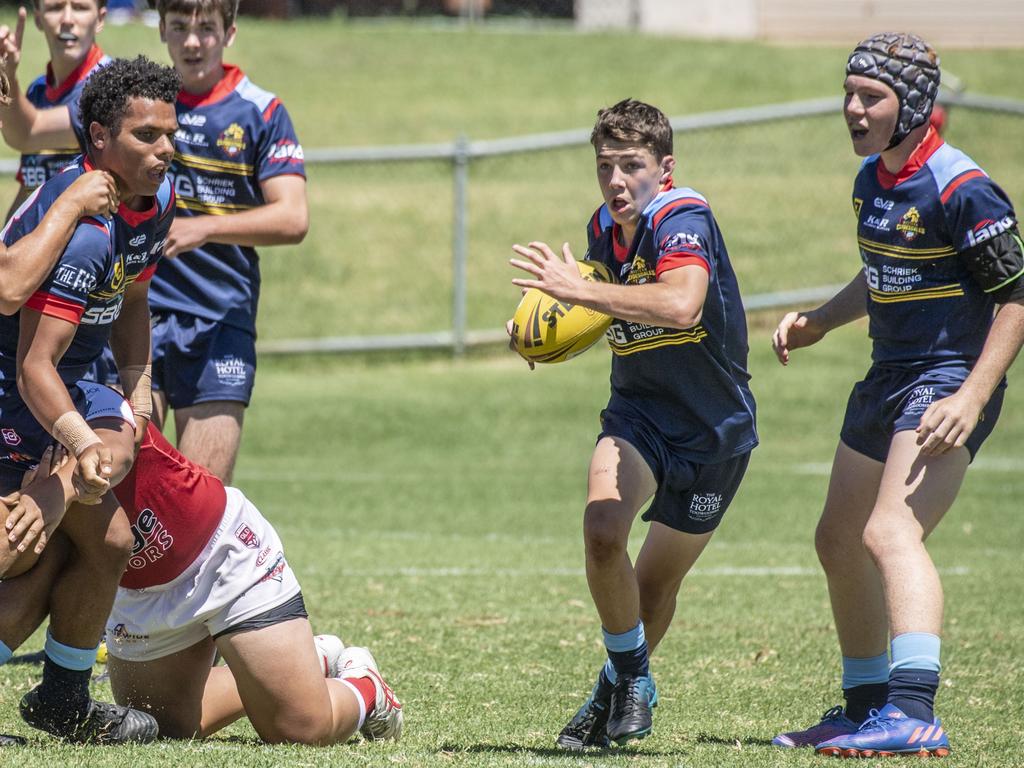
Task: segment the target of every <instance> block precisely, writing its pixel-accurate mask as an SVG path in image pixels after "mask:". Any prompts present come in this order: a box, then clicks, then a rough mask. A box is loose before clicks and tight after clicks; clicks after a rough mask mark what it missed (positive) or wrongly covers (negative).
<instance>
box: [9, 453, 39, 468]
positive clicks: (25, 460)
mask: <svg viewBox="0 0 1024 768" xmlns="http://www.w3.org/2000/svg"><path fill="white" fill-rule="evenodd" d="M0 459H4V460H5V461H9V462H11V463H12V464H27V465H29V466H31V467H37V466H39V461H38V460H37V459H34V458H32V457H31V456H29V455H27V454H24V453H18V452H17V451H8V452H7V453H0Z"/></svg>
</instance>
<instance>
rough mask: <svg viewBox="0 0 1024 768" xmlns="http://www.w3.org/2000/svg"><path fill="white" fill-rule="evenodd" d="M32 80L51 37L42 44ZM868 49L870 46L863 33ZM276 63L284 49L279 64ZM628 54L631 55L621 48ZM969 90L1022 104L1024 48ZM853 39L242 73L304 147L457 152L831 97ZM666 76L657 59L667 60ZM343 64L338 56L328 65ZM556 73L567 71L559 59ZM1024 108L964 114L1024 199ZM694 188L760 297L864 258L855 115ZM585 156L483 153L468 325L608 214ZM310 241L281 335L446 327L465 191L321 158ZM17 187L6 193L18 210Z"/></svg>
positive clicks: (464, 42)
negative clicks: (417, 146) (518, 250)
mask: <svg viewBox="0 0 1024 768" xmlns="http://www.w3.org/2000/svg"><path fill="white" fill-rule="evenodd" d="M26 40H27V43H26V45H27V46H28V50H27V52H26V57H25V61H24V62H23V63H22V64H21V67H20V68H19V72H20V73H21V77H22V79H23V80H25V81H27V80H28V79H29V78H30V77H31V76H32V75H33V74H34V73H38V72H39V71H41V69H42V66H43V60H44V58H45V55H44V52H43V46H42V38H41V36H40V35H39V34H38V33H37V32H36V31H35V30H34V29H32V28H31V25H30V28H29V30H28V31H27V32H26ZM100 42H101V43H102V45H103V46H104V47H105V48H106V49H107V50H108V51H109V52H111V53H112V54H115V55H131V54H134V53H136V52H138V51H139V50H143V51H145V52H147V53H149V54H150V55H151V56H153V57H155V58H157V59H158V60H161V61H166V53H165V51H164V49H163V46H162V45H161V44H160V42H159V39H158V35H157V32H156V30H154V29H149V28H146V27H142V26H139V25H129V26H125V27H115V26H110V27H108V28H107V29H105V30H104V31H103V33H102V34H101V37H100ZM851 42H852V41H851ZM268 51H273V52H274V55H273V56H269V55H267V53H268ZM609 51H614V55H609ZM942 53H943V63H944V65H945V66H946V67H947V68H948V69H949V70H950V71H952V72H955V73H956V74H957V75H959V76H960V77H961V78H962V79H963V80H964V82H965V83H966V84H967V85H968V87H969V88H971V89H973V90H977V91H979V92H986V93H993V94H997V95H1006V96H1019V87H1018V78H1017V72H1019V71H1020V69H1021V67H1022V66H1024V51H956V50H951V51H948V52H947V51H942ZM845 54H846V49H840V48H836V47H824V48H817V47H787V46H778V45H765V44H760V43H722V42H706V41H684V40H674V39H671V38H652V37H645V36H642V35H636V34H632V33H631V34H571V33H569V32H568V31H567V30H566V28H565V27H564V26H562V25H554V26H551V27H545V26H543V25H541V26H535V27H529V28H528V29H526V28H519V29H516V28H514V27H513V28H510V27H508V26H499V27H485V28H481V29H468V30H467V29H459V28H458V27H456V26H453V25H441V26H437V25H432V24H430V23H423V24H415V23H404V22H395V23H383V24H381V23H373V24H368V23H354V22H346V21H344V20H341V19H328V20H304V21H297V22H291V23H287V24H281V23H272V22H260V21H255V20H252V19H248V18H243V19H242V20H241V30H240V33H239V36H238V38H237V41H236V43H235V45H234V46H233V47H232V48H230V49H229V50H228V53H227V57H228V60H229V61H232V62H236V63H238V64H240V65H241V66H242V67H243V68H244V69H245V70H246V71H247V72H249V73H250V74H251V76H252V78H253V80H254V81H255V82H256V83H258V84H260V85H262V86H263V87H266V88H268V89H271V90H273V91H275V92H277V93H279V94H280V95H281V96H282V97H283V99H284V102H285V104H286V105H287V106H288V108H289V110H290V112H291V114H292V115H293V118H294V120H295V123H296V126H297V129H298V131H299V135H300V137H301V138H302V140H303V143H304V145H305V146H306V147H323V146H338V145H342V146H352V145H367V144H396V143H416V142H433V141H451V140H453V139H454V138H455V137H456V136H457V135H458V134H460V133H464V134H466V135H468V136H470V137H471V138H474V139H482V138H498V137H502V136H517V135H523V134H528V133H534V132H538V131H553V130H565V129H572V128H581V127H584V126H588V125H590V124H591V123H592V122H593V117H594V113H595V111H596V109H597V108H598V107H600V106H604V105H607V104H609V103H611V102H613V101H616V100H618V99H620V98H623V97H625V96H634V97H638V98H643V99H647V100H649V101H652V102H653V103H655V104H657V105H658V106H660V107H661V108H662V109H664V110H665V111H666V112H667V113H669V114H672V115H677V114H693V113H699V112H705V111H709V110H716V109H726V108H732V107H738V106H749V105H758V104H766V103H774V102H780V101H788V100H793V99H802V98H812V97H819V96H823V95H828V94H835V95H836V97H837V100H838V96H839V93H840V85H841V80H842V66H843V62H844V61H845ZM653 60H656V61H657V66H656V68H655V69H652V61H653ZM325 62H330V64H331V65H330V66H325V65H324V63H325ZM553 62H557V63H558V76H557V77H553V76H552V63H553ZM1021 127H1022V123H1021V120H1020V119H1019V118H1012V117H1006V116H997V115H985V114H979V113H969V112H966V111H963V110H954V111H953V113H952V114H951V116H950V122H949V138H950V140H951V141H953V142H954V143H955V144H957V145H958V146H961V147H962V148H964V149H965V150H966V151H968V152H969V153H970V154H972V155H973V156H975V158H976V159H977V160H978V161H979V162H980V163H981V164H982V165H983V167H985V168H986V169H987V170H988V171H989V172H990V173H991V174H992V176H993V178H995V179H996V180H997V181H998V182H999V183H1000V184H1002V185H1003V186H1004V187H1005V189H1006V190H1007V192H1008V193H1009V194H1010V197H1011V199H1014V200H1017V201H1018V202H1019V201H1022V200H1024V145H1022V144H1021V142H1020V141H1019V135H1020V132H1021ZM676 154H677V156H678V159H679V171H678V173H677V174H676V181H677V184H679V185H686V186H692V187H694V188H696V189H697V190H699V191H701V192H703V193H704V194H705V195H707V197H708V199H709V200H710V201H711V204H712V207H713V208H714V210H715V213H716V216H717V217H718V219H719V221H720V223H721V225H722V229H723V232H724V235H725V239H726V242H727V243H728V245H729V248H730V253H731V256H732V259H733V262H734V264H735V266H736V269H737V273H738V275H739V278H740V283H741V286H742V288H743V291H744V293H746V294H748V295H750V294H754V293H760V292H764V291H774V290H784V289H789V288H799V287H810V286H815V285H823V284H830V283H836V282H845V281H846V280H847V279H849V277H850V276H851V275H852V274H853V273H854V272H855V271H856V270H857V269H858V268H859V260H858V258H857V250H856V242H855V239H854V231H853V224H854V220H853V217H852V215H851V207H850V190H851V187H852V182H853V176H854V174H855V172H856V169H857V166H858V160H857V158H856V157H854V155H853V153H852V152H851V151H850V148H849V141H848V139H847V138H846V135H845V132H844V129H843V124H842V120H841V119H840V117H839V116H838V114H837V115H836V116H835V117H827V118H815V119H808V120H802V121H786V122H780V123H774V124H771V125H765V126H760V127H750V128H737V129H729V130H720V131H715V132H701V133H688V134H684V135H681V136H679V137H678V138H677V150H676ZM592 165H593V159H592V152H591V150H590V149H589V148H587V147H580V148H574V149H566V150H559V151H551V152H541V153H536V154H531V155H517V156H512V157H504V158H496V159H489V160H485V161H479V162H474V163H473V164H472V166H471V170H470V178H471V186H470V221H469V233H470V242H469V253H470V263H469V265H468V275H469V305H468V321H469V327H470V328H471V329H497V328H500V327H501V326H502V325H503V323H504V321H505V319H507V316H508V315H509V314H510V313H511V311H512V308H513V307H514V306H515V301H516V298H517V293H516V291H515V290H514V289H513V288H512V287H511V285H510V284H509V280H510V279H511V275H512V270H511V268H510V267H508V265H507V259H508V257H509V256H510V255H511V251H510V245H511V244H512V243H513V242H523V241H529V240H532V239H544V240H547V241H549V242H551V243H554V244H559V243H561V242H563V241H566V240H568V241H569V242H570V243H571V244H572V245H573V247H574V249H575V252H576V254H577V256H580V257H582V255H583V252H584V250H585V240H584V227H585V225H586V222H587V220H588V219H589V216H590V214H591V212H592V211H593V210H594V209H595V208H596V207H597V205H598V203H599V202H600V200H599V196H598V193H597V187H596V183H595V181H594V176H593V170H592ZM309 179H310V183H309V198H310V205H311V214H312V216H311V221H312V225H311V230H310V234H309V236H308V237H307V238H306V241H305V242H304V243H302V244H301V245H298V246H292V247H282V248H266V249H262V269H263V276H264V280H263V290H262V297H261V299H262V300H261V313H260V318H259V331H260V335H261V337H262V338H264V339H284V338H294V337H311V336H312V337H318V336H338V335H352V334H376V333H414V332H423V331H437V330H445V329H448V328H450V324H451V307H450V303H451V295H450V294H451V272H452V266H451V242H452V231H451V219H452V202H451V201H452V180H451V168H450V166H449V164H447V163H445V162H440V161H432V162H406V163H393V164H376V165H372V164H360V165H349V166H315V167H311V168H310V171H309ZM12 194H13V185H6V184H5V185H3V186H0V205H3V206H6V204H7V200H8V199H9V196H10V195H12Z"/></svg>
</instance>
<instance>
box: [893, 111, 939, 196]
mask: <svg viewBox="0 0 1024 768" xmlns="http://www.w3.org/2000/svg"><path fill="white" fill-rule="evenodd" d="M943 144H945V142H944V141H943V140H942V137H941V136H939V133H938V131H936V130H935V127H934V126H929V127H928V133H926V134H925V135H924V139H922V140H921V143H920V144H918V145H917V146H916V147H915V148H914V151H913V152H911V153H910V157H909V158H907V163H906V165H904V166H903V167H902V168H900V170H899V173H890V172H889V169H888V168H886V167H885V163H883V162H882V158H881V157H879V158H878V183H879V184H881V185H882V187H883V188H884V189H892V188H893V187H895V186H896V185H897V184H900V183H902V182H904V181H906V180H907V179H909V178H910V177H911V176H913V175H914V174H915V173H917V172H918V171H920V170H921V169H922V168H923V167H924V164H925V163H927V162H928V158H929V157H931V156H932V155H934V154H935V152H936V150H938V148H939V147H941V146H942V145H943Z"/></svg>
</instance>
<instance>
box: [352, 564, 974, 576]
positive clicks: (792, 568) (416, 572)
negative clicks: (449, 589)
mask: <svg viewBox="0 0 1024 768" xmlns="http://www.w3.org/2000/svg"><path fill="white" fill-rule="evenodd" d="M970 572H971V570H970V568H967V567H965V566H955V567H953V568H939V573H941V574H942V575H944V576H967V575H969V574H970ZM339 575H341V576H350V577H358V576H409V577H420V576H426V577H430V578H437V577H446V576H447V577H452V578H464V577H470V578H494V577H511V578H527V577H530V576H572V577H579V576H585V575H586V573H585V572H584V570H583V569H582V568H529V569H526V568H461V567H450V568H418V567H414V566H407V567H404V568H392V569H380V570H367V569H363V568H352V569H348V568H346V569H343V570H342V571H341V572H340V574H339ZM689 575H690V576H711V577H722V576H740V577H759V578H760V577H764V576H820V575H822V572H821V569H820V568H808V567H805V566H800V565H779V566H749V567H748V566H729V565H724V566H719V567H716V568H694V569H693V570H692V571H690V573H689Z"/></svg>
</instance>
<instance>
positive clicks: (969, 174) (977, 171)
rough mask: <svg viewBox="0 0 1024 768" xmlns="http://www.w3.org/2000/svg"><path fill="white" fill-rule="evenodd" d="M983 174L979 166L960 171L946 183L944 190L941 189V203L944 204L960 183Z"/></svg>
mask: <svg viewBox="0 0 1024 768" xmlns="http://www.w3.org/2000/svg"><path fill="white" fill-rule="evenodd" d="M984 175H985V172H984V171H982V170H981V169H979V168H975V169H974V170H972V171H965V172H963V173H961V174H960V175H959V176H957V177H956V178H955V179H953V180H952V181H951V182H949V184H947V185H946V188H945V189H944V190H942V195H941V198H940V199H941V200H942V204H943V205H945V204H946V202H947V201H948V200H949V198H951V197H952V196H953V193H954V192H956V191H957V189H958V188H959V187H960V185H961V184H966V183H967V182H968V181H970V180H971V179H977V178H979V177H983V176H984Z"/></svg>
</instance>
